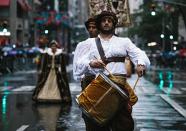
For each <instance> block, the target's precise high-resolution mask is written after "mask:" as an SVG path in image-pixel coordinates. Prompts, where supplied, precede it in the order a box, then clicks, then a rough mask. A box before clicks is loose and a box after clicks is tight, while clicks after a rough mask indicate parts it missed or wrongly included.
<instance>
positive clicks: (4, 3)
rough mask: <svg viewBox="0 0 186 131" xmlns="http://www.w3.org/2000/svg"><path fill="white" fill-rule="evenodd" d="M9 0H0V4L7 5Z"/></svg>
mask: <svg viewBox="0 0 186 131" xmlns="http://www.w3.org/2000/svg"><path fill="white" fill-rule="evenodd" d="M9 5H10V0H0V6H9Z"/></svg>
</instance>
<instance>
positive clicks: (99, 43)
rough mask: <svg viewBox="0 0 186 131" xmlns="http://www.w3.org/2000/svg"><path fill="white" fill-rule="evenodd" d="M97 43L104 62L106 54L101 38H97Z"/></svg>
mask: <svg viewBox="0 0 186 131" xmlns="http://www.w3.org/2000/svg"><path fill="white" fill-rule="evenodd" d="M95 41H96V46H97V49H98V52H99V55H100V56H101V59H102V60H103V61H104V60H105V53H104V51H103V47H102V45H101V41H100V38H99V37H97V38H95Z"/></svg>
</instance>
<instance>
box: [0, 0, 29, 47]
mask: <svg viewBox="0 0 186 131" xmlns="http://www.w3.org/2000/svg"><path fill="white" fill-rule="evenodd" d="M31 10H32V8H31V6H30V4H29V1H28V0H1V1H0V32H1V35H0V41H1V44H16V45H17V46H24V45H27V44H28V43H29V39H30V34H29V25H30V17H29V15H30V11H31Z"/></svg>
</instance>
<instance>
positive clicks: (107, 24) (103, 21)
mask: <svg viewBox="0 0 186 131" xmlns="http://www.w3.org/2000/svg"><path fill="white" fill-rule="evenodd" d="M117 22H118V19H117V17H116V15H115V14H114V13H113V12H109V11H103V12H101V14H99V15H97V17H96V27H97V28H98V30H99V31H100V34H99V35H98V38H99V39H100V44H101V46H102V48H103V51H104V55H105V56H104V58H105V59H101V58H103V57H101V56H100V53H99V51H98V47H97V45H96V40H95V38H89V39H87V40H86V43H89V44H90V49H89V52H88V53H86V54H85V55H84V56H83V57H81V59H79V60H78V62H77V63H78V64H79V67H81V70H79V74H80V75H81V74H86V72H93V73H94V74H95V75H97V74H99V73H100V72H103V73H104V74H106V75H108V76H109V73H108V71H107V70H109V72H110V73H111V74H112V75H113V76H117V77H115V78H117V80H118V81H120V79H121V81H123V80H126V68H124V67H125V65H124V62H123V60H124V58H125V56H126V55H127V54H128V56H129V57H130V59H131V61H132V62H133V63H134V65H135V68H136V73H137V74H138V76H139V77H141V76H143V74H144V71H145V70H146V69H147V67H148V66H149V65H150V61H149V59H148V57H147V55H146V54H145V53H144V51H142V50H141V49H139V48H138V47H136V46H135V45H134V44H133V43H132V42H131V40H130V39H129V38H122V37H118V36H115V35H114V33H115V27H116V24H117ZM118 57H120V58H122V59H118ZM107 60H109V61H107ZM105 69H107V70H105ZM123 84H124V86H126V87H127V86H128V85H127V83H126V82H125V83H123ZM125 84H126V85H125ZM119 86H121V84H120V85H119ZM121 88H123V87H121ZM127 91H129V90H125V92H126V94H129V97H130V91H129V92H127ZM108 104H109V103H108ZM132 105H133V104H131V103H130V101H128V100H122V101H121V104H120V107H119V109H118V111H117V113H116V114H115V115H114V117H113V118H112V120H110V121H109V123H108V124H106V125H101V126H100V125H97V124H96V123H94V122H93V121H91V120H89V119H86V121H85V124H86V130H87V131H133V130H134V121H133V118H132V115H131V106H132Z"/></svg>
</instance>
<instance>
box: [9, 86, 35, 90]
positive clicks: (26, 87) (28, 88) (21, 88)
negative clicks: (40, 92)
mask: <svg viewBox="0 0 186 131" xmlns="http://www.w3.org/2000/svg"><path fill="white" fill-rule="evenodd" d="M34 88H35V86H21V87H19V88H16V89H13V90H12V91H32V90H33V89H34Z"/></svg>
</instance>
